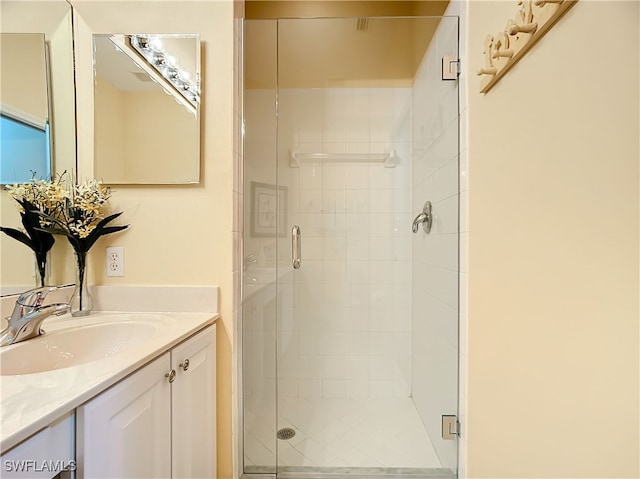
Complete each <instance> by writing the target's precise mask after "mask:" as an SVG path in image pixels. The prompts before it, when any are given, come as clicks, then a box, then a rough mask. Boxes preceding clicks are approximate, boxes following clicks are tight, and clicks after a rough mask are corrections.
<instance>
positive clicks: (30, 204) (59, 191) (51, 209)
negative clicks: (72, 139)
mask: <svg viewBox="0 0 640 479" xmlns="http://www.w3.org/2000/svg"><path fill="white" fill-rule="evenodd" d="M62 176H63V175H61V176H58V177H56V178H54V180H53V181H45V180H38V179H36V178H35V174H34V176H33V177H32V179H31V182H30V183H24V184H14V185H10V186H8V187H7V192H8V194H9V197H10V198H12V199H14V200H15V201H16V203H17V207H18V211H20V218H21V221H22V226H23V227H24V231H21V230H18V229H16V228H7V227H2V226H0V231H2V232H3V233H4V234H6V235H7V236H9V237H11V238H13V239H15V240H17V241H20V242H21V243H23V244H25V245H26V246H28V247H29V248H30V249H31V250H32V251H33V253H34V254H35V257H36V265H37V272H38V286H44V285H45V277H46V269H47V254H48V253H49V251H50V250H51V248H52V247H53V245H54V243H55V239H54V237H53V235H52V234H51V233H50V232H48V231H44V230H43V228H45V227H47V226H50V225H51V222H50V221H49V220H47V219H46V217H44V216H42V215H47V216H55V214H56V211H58V209H59V208H60V205H62V204H63V203H64V201H65V199H66V197H67V191H66V190H65V189H64V187H63V184H62Z"/></svg>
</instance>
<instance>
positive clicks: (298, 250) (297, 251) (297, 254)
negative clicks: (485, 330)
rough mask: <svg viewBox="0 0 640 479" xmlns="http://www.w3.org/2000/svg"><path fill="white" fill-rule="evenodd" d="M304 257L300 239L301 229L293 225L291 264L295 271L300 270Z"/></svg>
mask: <svg viewBox="0 0 640 479" xmlns="http://www.w3.org/2000/svg"><path fill="white" fill-rule="evenodd" d="M301 255H302V241H301V238H300V227H299V226H298V225H293V228H291V263H292V264H293V269H300V262H301Z"/></svg>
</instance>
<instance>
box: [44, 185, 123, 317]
mask: <svg viewBox="0 0 640 479" xmlns="http://www.w3.org/2000/svg"><path fill="white" fill-rule="evenodd" d="M67 193H68V194H67V195H66V196H65V197H64V201H63V202H62V204H60V205H59V207H58V208H56V210H55V211H54V214H52V215H51V214H46V213H43V212H40V213H39V214H40V216H41V217H42V218H43V219H44V220H45V222H46V224H45V226H43V227H42V228H41V229H42V230H43V231H46V232H48V233H51V234H54V235H56V234H57V235H63V236H66V237H67V240H68V241H69V243H70V244H71V246H72V247H73V250H74V252H75V254H76V261H77V263H78V279H77V281H76V288H75V291H74V293H73V295H72V296H71V300H70V306H71V314H72V315H74V316H84V315H86V314H89V313H90V312H91V310H92V308H93V305H92V299H91V296H90V295H89V292H88V289H87V284H86V259H87V253H89V250H90V249H91V247H92V246H93V245H94V244H95V242H96V241H97V240H98V238H100V237H101V236H104V235H108V234H112V233H116V232H118V231H122V230H124V229H127V228H128V227H129V225H119V226H108V224H109V223H111V222H112V221H113V220H115V219H116V218H117V217H118V216H120V215H121V214H122V212H119V213H114V214H111V215H109V216H106V217H105V216H104V207H105V204H106V202H107V200H108V199H109V197H110V196H111V190H110V188H108V187H106V186H104V185H101V184H99V183H98V182H97V181H96V180H90V181H87V182H85V183H83V184H78V185H73V186H71V187H70V188H69V189H68V191H67Z"/></svg>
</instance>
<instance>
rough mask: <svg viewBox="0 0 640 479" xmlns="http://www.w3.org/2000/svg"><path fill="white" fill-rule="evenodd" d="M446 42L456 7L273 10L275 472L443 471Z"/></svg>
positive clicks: (451, 467)
mask: <svg viewBox="0 0 640 479" xmlns="http://www.w3.org/2000/svg"><path fill="white" fill-rule="evenodd" d="M457 43H458V24H457V18H447V17H445V18H341V19H290V20H278V22H277V88H276V91H277V93H276V104H277V145H276V147H275V149H276V152H277V153H276V157H277V160H276V161H277V168H276V175H277V181H276V186H275V188H274V189H273V190H272V192H271V194H272V198H273V199H274V201H275V202H276V203H277V218H276V220H275V222H274V223H273V225H272V227H273V234H274V236H275V238H276V252H275V257H276V261H275V263H276V264H277V282H276V289H277V294H276V297H277V301H276V303H275V308H276V317H277V320H276V324H275V336H276V351H275V354H276V360H275V364H276V371H275V373H276V374H275V376H276V384H275V388H276V403H277V406H276V409H277V416H276V432H277V440H276V444H275V447H276V450H277V451H276V456H277V459H276V465H277V473H278V475H279V476H282V477H286V476H287V475H290V476H293V475H295V474H299V473H302V472H313V473H344V474H353V473H361V474H365V475H367V476H375V475H381V476H384V475H388V474H393V473H398V472H412V473H415V474H420V473H423V474H424V475H425V476H427V475H431V476H433V474H435V473H437V474H440V475H442V476H443V477H452V476H453V475H455V473H456V470H457V468H456V462H457V458H456V455H457V441H456V440H455V439H453V440H444V439H443V438H442V437H441V420H442V416H443V415H455V414H456V413H457V395H458V388H457V381H458V375H457V364H458V343H457V341H458V304H457V301H458V196H459V195H458V90H457V81H442V80H441V71H440V68H441V60H442V56H444V55H451V56H454V57H457V52H458V46H457ZM426 201H431V204H432V207H433V225H432V228H431V231H430V233H429V234H426V232H425V231H424V230H423V228H422V225H421V224H419V225H418V226H419V227H418V229H417V232H416V233H413V232H412V222H413V221H414V218H415V217H416V216H417V215H418V214H419V213H421V212H422V210H423V205H424V203H425V202H426ZM258 207H262V208H264V211H265V212H266V211H269V205H268V204H267V203H264V204H263V205H262V206H258ZM258 214H259V213H258ZM295 227H299V231H300V238H299V240H300V242H301V254H300V258H299V259H300V267H299V268H295V267H294V266H293V263H294V262H295V259H296V241H297V239H296V237H295V236H296V235H295V234H294V231H295Z"/></svg>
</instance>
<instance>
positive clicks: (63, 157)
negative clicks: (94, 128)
mask: <svg viewBox="0 0 640 479" xmlns="http://www.w3.org/2000/svg"><path fill="white" fill-rule="evenodd" d="M71 18H72V12H71V5H70V4H69V3H68V2H66V1H64V0H47V1H29V2H25V1H24V0H15V1H14V0H2V1H1V2H0V37H1V41H2V51H1V52H0V53H1V54H2V55H1V57H0V58H1V60H0V61H1V62H2V63H1V69H0V85H1V87H0V104H1V105H2V112H3V116H4V113H5V112H7V110H8V113H9V114H7V116H11V113H13V114H14V116H18V115H17V114H16V112H15V110H12V109H11V108H6V105H7V104H8V103H15V104H19V105H20V106H17V107H16V106H14V107H13V108H14V109H17V110H18V111H19V112H22V113H24V112H31V111H33V112H34V113H30V115H31V117H30V120H31V121H32V122H33V123H35V124H37V126H42V123H43V121H42V120H43V119H45V118H46V121H47V122H48V125H49V128H50V137H51V142H50V143H49V142H47V145H49V146H50V151H51V160H52V161H51V163H50V166H49V168H50V169H49V172H48V174H46V173H45V172H44V170H41V168H40V167H34V166H33V165H27V164H24V163H22V164H21V165H22V168H14V169H13V170H14V172H15V174H16V175H17V178H16V179H19V180H20V181H28V180H30V179H31V171H30V170H34V171H36V172H37V176H38V177H41V176H42V177H45V176H49V175H54V174H60V173H62V172H64V171H67V172H68V174H69V175H75V171H76V170H75V168H76V137H75V133H76V126H75V92H74V79H73V42H72V35H71V32H72V29H71ZM23 34H27V35H23ZM36 38H37V39H38V40H37V43H38V45H39V46H38V48H37V50H38V52H37V53H36V52H35V49H34V50H33V51H30V52H27V51H26V50H22V51H21V52H20V53H19V55H20V60H19V62H18V63H15V62H14V60H12V57H14V58H15V55H12V54H13V53H17V52H18V47H20V48H22V47H25V46H26V44H27V43H31V41H32V40H33V43H36ZM43 38H44V39H43ZM18 39H19V40H18ZM14 40H16V41H17V43H19V45H15V50H14V48H13V46H10V43H9V42H11V43H16V42H14ZM5 42H7V43H5ZM43 42H44V44H43ZM5 47H7V48H6V49H7V50H10V52H9V53H8V54H6V50H5ZM44 52H46V53H47V56H48V68H49V71H48V73H49V78H48V81H47V79H46V77H43V75H44V73H37V74H36V73H33V74H26V73H20V75H21V76H22V77H21V78H19V80H20V82H19V84H18V86H17V87H15V88H14V89H13V90H10V89H9V85H11V82H12V81H14V80H15V79H16V78H18V77H16V76H15V75H16V74H18V68H24V67H25V65H26V64H31V63H38V65H39V71H40V72H46V69H45V63H44V58H45V56H44ZM36 55H37V58H36ZM33 68H35V67H33ZM23 71H24V70H23ZM34 71H35V70H34ZM36 77H37V78H38V84H39V85H40V89H39V90H35V89H32V88H33V87H32V86H30V87H29V89H28V92H27V84H29V85H31V84H32V83H33V82H32V80H34V79H35V78H36ZM47 86H48V89H47ZM47 90H48V96H47ZM9 91H20V92H21V94H20V95H19V97H18V96H16V97H15V99H14V100H12V102H8V101H6V100H7V99H8V98H10V97H13V95H14V93H11V94H9V93H8V92H9ZM36 98H38V99H39V100H38V105H39V107H38V108H37V110H36V109H33V110H32V108H33V107H32V106H23V105H30V104H31V103H32V102H33V101H34V100H35V99H36ZM36 111H37V112H39V113H36ZM44 111H46V112H47V113H42V112H44ZM19 116H20V117H21V118H22V114H20V115H19ZM24 116H25V117H26V116H27V115H24ZM0 128H2V130H3V134H4V132H5V129H4V118H3V124H2V126H1V127H0ZM2 143H3V144H2V148H3V149H4V147H5V138H4V136H3V138H2ZM27 150H28V147H27V146H24V147H23V145H21V147H20V151H19V155H20V156H19V157H20V158H21V159H22V160H24V158H25V157H26V156H27V153H28V152H27ZM1 162H2V166H3V167H4V166H5V152H4V150H3V151H2V158H1ZM3 177H4V173H3ZM0 196H1V199H0V206H1V207H2V213H1V216H0V224H1V225H2V226H6V227H10V228H22V224H21V222H20V214H19V212H18V210H17V208H16V202H15V201H13V200H12V199H11V198H9V196H8V195H7V192H6V190H4V188H2V189H0ZM48 267H49V283H50V284H56V285H62V284H69V283H73V282H74V277H75V273H74V263H73V253H72V251H71V248H70V247H69V245H68V242H67V241H65V240H64V239H63V238H56V242H55V245H54V247H53V249H52V250H51V252H50V256H49V260H48ZM35 285H36V276H35V260H34V255H33V252H32V251H31V250H30V249H29V248H28V247H27V246H25V245H23V244H22V243H20V242H18V241H16V240H14V239H12V238H10V237H8V236H7V235H5V234H2V235H0V293H1V294H2V295H7V294H16V293H19V292H22V291H25V290H27V289H31V288H33V287H35Z"/></svg>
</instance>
